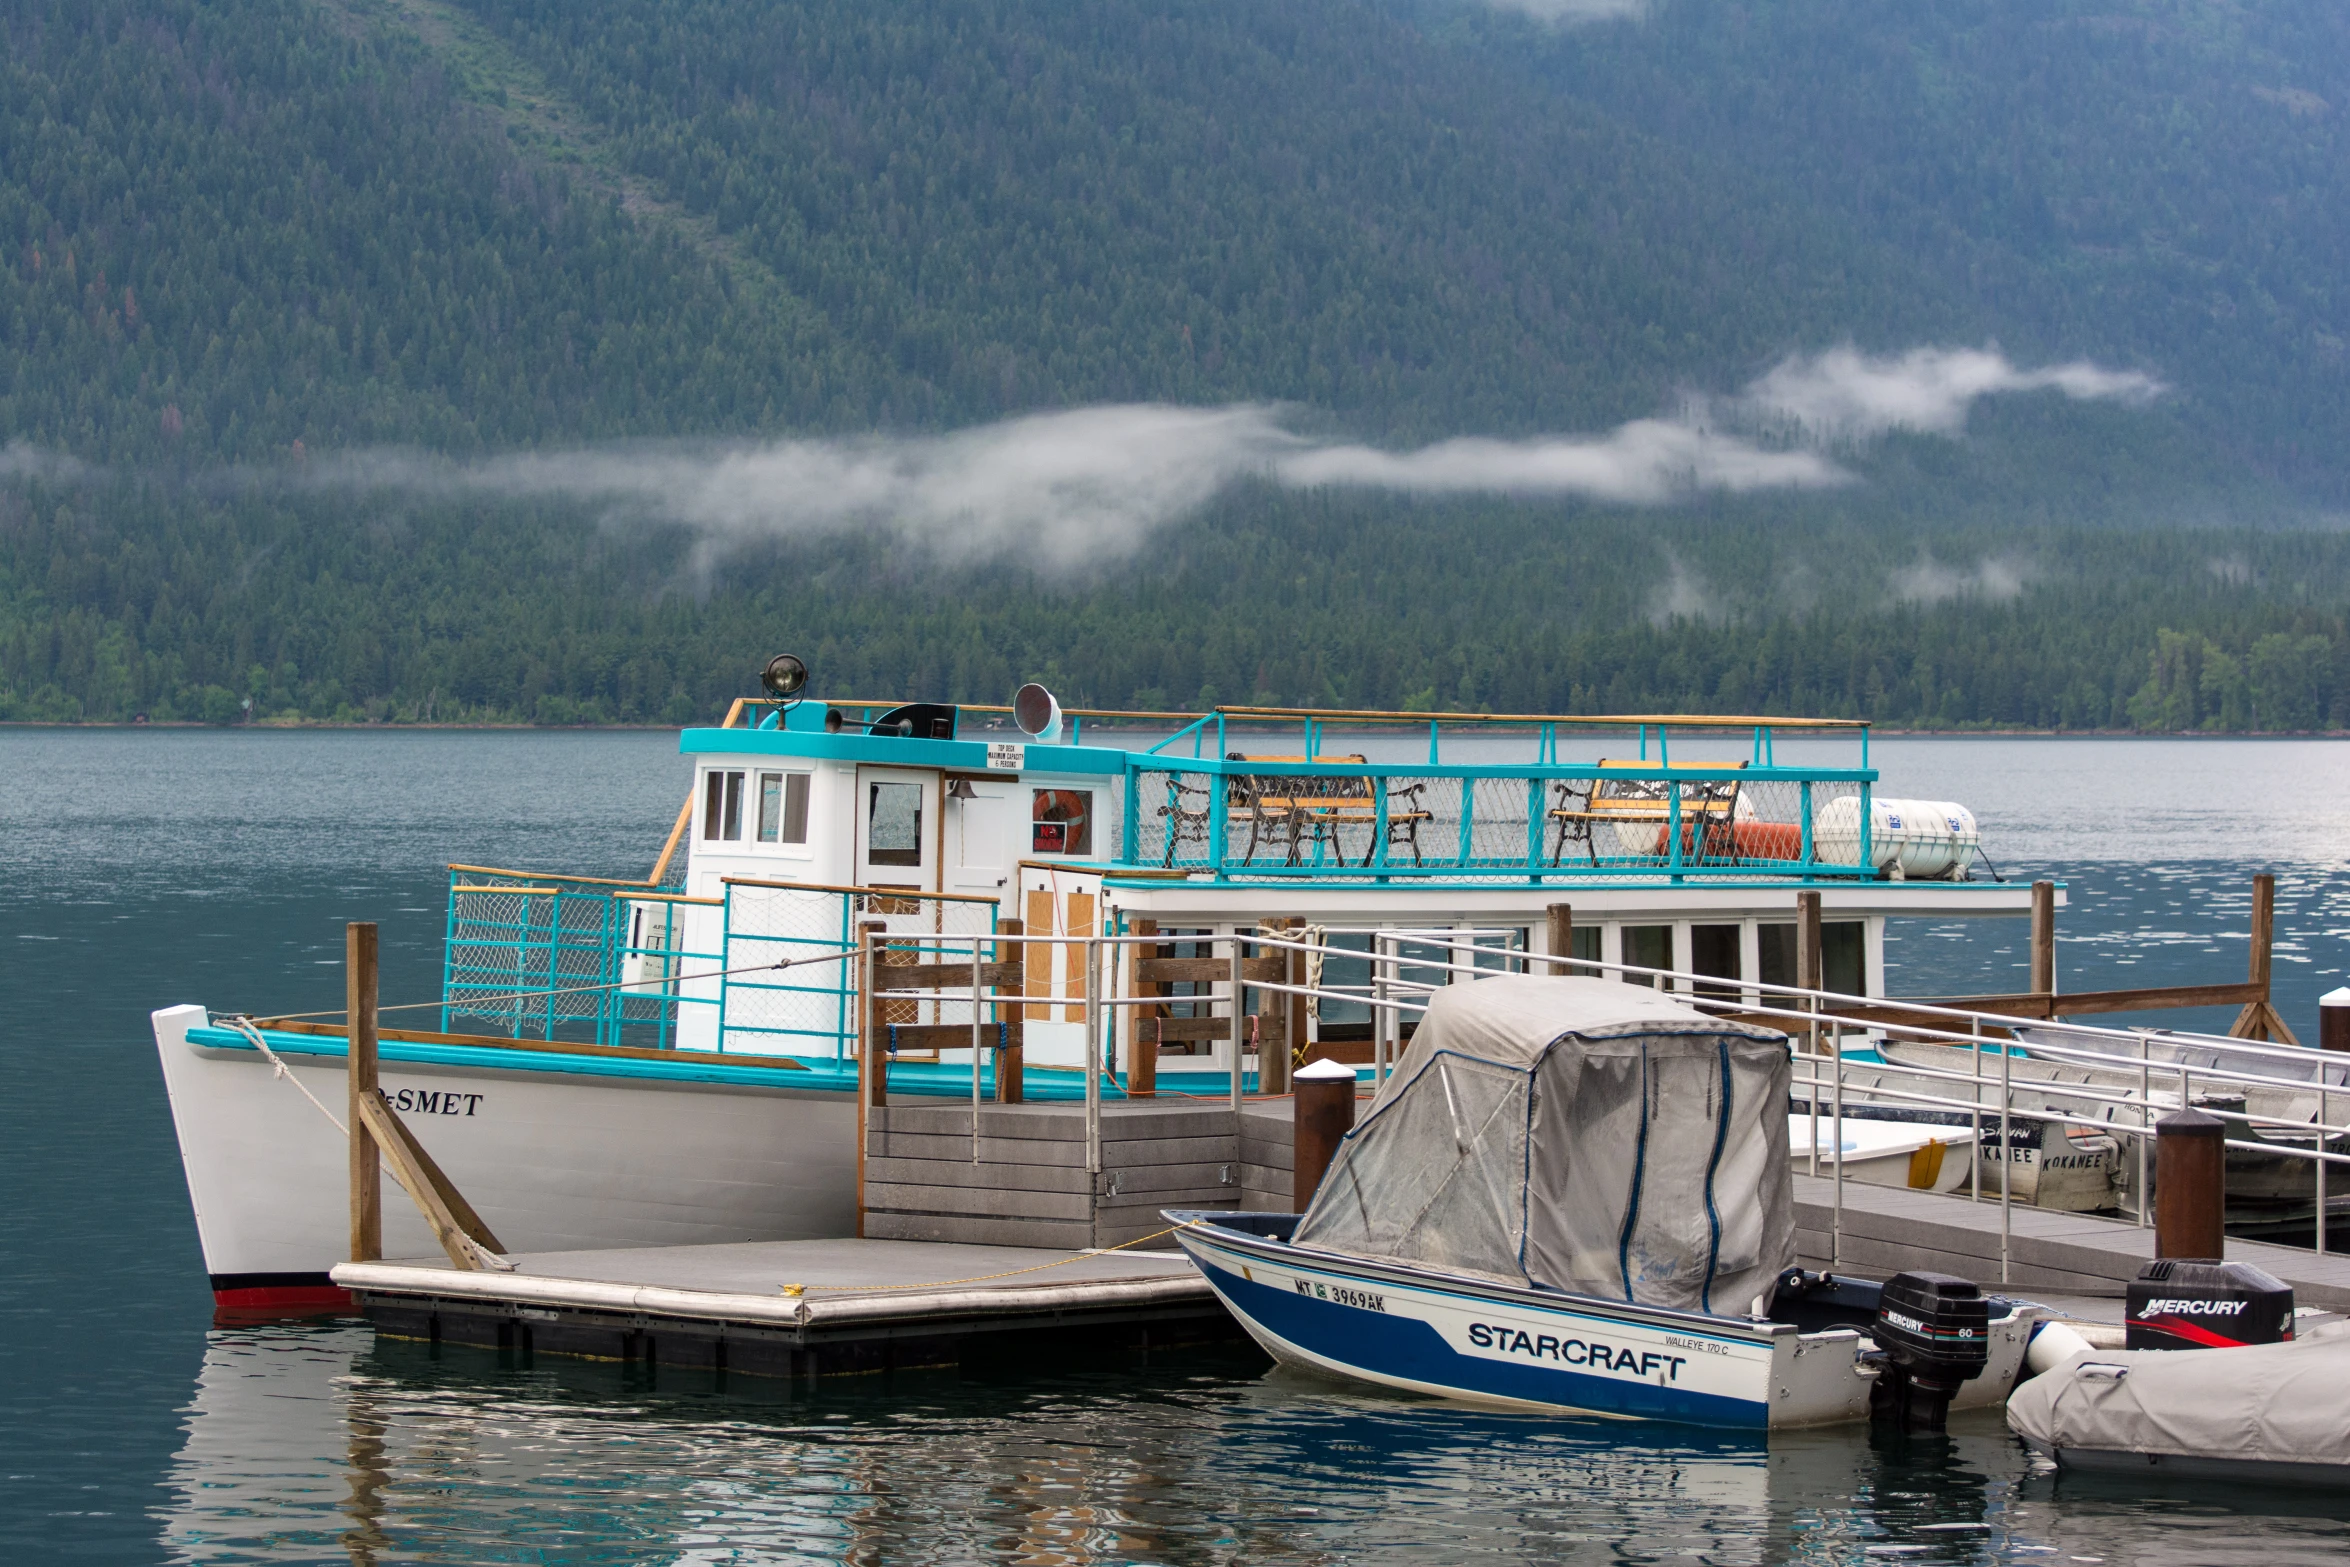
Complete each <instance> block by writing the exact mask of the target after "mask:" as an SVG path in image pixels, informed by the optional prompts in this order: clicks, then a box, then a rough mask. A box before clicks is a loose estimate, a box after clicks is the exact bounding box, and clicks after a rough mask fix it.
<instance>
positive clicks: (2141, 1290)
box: [2123, 1257, 2293, 1349]
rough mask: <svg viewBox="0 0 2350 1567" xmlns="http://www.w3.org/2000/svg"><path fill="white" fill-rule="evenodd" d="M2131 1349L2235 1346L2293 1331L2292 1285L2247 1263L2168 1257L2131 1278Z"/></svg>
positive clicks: (2278, 1340) (2271, 1340)
mask: <svg viewBox="0 0 2350 1567" xmlns="http://www.w3.org/2000/svg"><path fill="white" fill-rule="evenodd" d="M2127 1306H2128V1309H2127V1311H2126V1312H2125V1313H2124V1316H2123V1321H2124V1324H2125V1327H2126V1331H2127V1333H2128V1335H2129V1336H2128V1338H2127V1340H2126V1343H2127V1344H2128V1346H2129V1347H2130V1348H2131V1349H2234V1348H2237V1347H2238V1346H2240V1345H2244V1344H2282V1343H2283V1342H2285V1340H2287V1339H2289V1338H2291V1337H2292V1336H2293V1286H2292V1285H2290V1284H2287V1283H2285V1282H2284V1281H2282V1280H2281V1279H2278V1278H2276V1277H2275V1276H2274V1275H2272V1274H2268V1273H2264V1272H2262V1271H2261V1270H2260V1269H2258V1268H2255V1267H2254V1266H2252V1264H2250V1263H2248V1262H2219V1261H2210V1262H2204V1261H2194V1260H2189V1259H2187V1258H2182V1257H2165V1258H2163V1259H2162V1260H2161V1261H2159V1262H2150V1263H2148V1264H2146V1266H2145V1267H2143V1268H2140V1269H2139V1270H2138V1276H2137V1277H2136V1278H2134V1279H2132V1280H2131V1281H2130V1290H2129V1296H2128V1301H2127Z"/></svg>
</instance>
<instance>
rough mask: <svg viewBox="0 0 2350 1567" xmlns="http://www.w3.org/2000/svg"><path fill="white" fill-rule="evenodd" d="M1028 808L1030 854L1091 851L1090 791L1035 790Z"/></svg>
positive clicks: (1091, 812)
mask: <svg viewBox="0 0 2350 1567" xmlns="http://www.w3.org/2000/svg"><path fill="white" fill-rule="evenodd" d="M1033 798H1034V804H1033V805H1032V806H1031V807H1030V809H1029V837H1028V849H1029V852H1030V853H1031V854H1091V853H1092V852H1093V791H1092V790H1090V789H1038V790H1035V791H1033Z"/></svg>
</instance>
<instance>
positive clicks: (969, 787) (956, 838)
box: [939, 776, 1020, 909]
mask: <svg viewBox="0 0 2350 1567" xmlns="http://www.w3.org/2000/svg"><path fill="white" fill-rule="evenodd" d="M1019 798H1020V793H1019V781H1018V780H1017V779H1002V778H974V777H969V776H965V777H960V778H958V779H956V780H955V781H954V782H953V783H951V784H949V785H948V787H947V792H946V799H945V801H944V803H943V805H942V807H941V808H942V809H944V810H945V812H946V823H945V826H946V863H945V864H944V865H942V866H941V867H940V868H939V873H940V875H942V876H943V877H944V878H945V880H946V885H945V890H946V891H948V892H971V893H977V894H978V895H979V896H981V897H983V898H1001V899H1003V900H1004V905H1005V907H1006V908H1007V909H1008V908H1010V906H1011V905H1012V903H1013V902H1014V901H1016V900H1015V897H1014V893H1013V889H1012V869H1013V867H1014V866H1016V865H1018V864H1019V863H1020V857H1019V855H1018V853H1017V852H1016V848H1017V846H1016V845H1015V844H1014V842H1013V839H1012V828H1013V826H1014V824H1015V821H1016V818H1015V817H1014V815H1013V811H1014V808H1015V801H1017V800H1018V799H1019Z"/></svg>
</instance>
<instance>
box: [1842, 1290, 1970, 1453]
mask: <svg viewBox="0 0 2350 1567" xmlns="http://www.w3.org/2000/svg"><path fill="white" fill-rule="evenodd" d="M1869 1334H1870V1336H1871V1337H1872V1338H1874V1339H1875V1340H1876V1341H1877V1347H1878V1348H1879V1349H1881V1350H1883V1351H1884V1353H1885V1360H1884V1364H1883V1367H1882V1368H1881V1369H1880V1370H1879V1372H1878V1374H1877V1383H1876V1386H1875V1387H1873V1388H1871V1389H1870V1390H1869V1416H1870V1418H1871V1419H1874V1420H1884V1421H1887V1422H1890V1423H1892V1424H1894V1425H1898V1426H1899V1427H1900V1428H1901V1429H1903V1430H1905V1431H1939V1430H1941V1429H1942V1428H1943V1424H1944V1422H1945V1421H1946V1420H1947V1419H1948V1417H1949V1414H1950V1400H1951V1398H1952V1397H1953V1396H1955V1395H1956V1394H1957V1392H1958V1390H1959V1388H1960V1387H1961V1386H1962V1385H1964V1384H1965V1383H1967V1382H1970V1381H1972V1380H1974V1379H1975V1378H1976V1377H1979V1376H1981V1375H1982V1374H1983V1368H1984V1366H1985V1365H1986V1364H1988V1363H1989V1361H1990V1358H1991V1303H1990V1302H1989V1301H1987V1300H1985V1299H1984V1298H1983V1292H1982V1291H1981V1290H1979V1289H1977V1288H1976V1287H1975V1286H1974V1285H1973V1284H1972V1283H1970V1282H1969V1281H1967V1280H1965V1279H1961V1278H1955V1277H1953V1276H1952V1275H1950V1274H1947V1273H1896V1274H1895V1275H1893V1277H1891V1278H1889V1279H1887V1280H1886V1281H1885V1290H1884V1294H1883V1295H1882V1296H1881V1297H1880V1298H1879V1300H1878V1303H1877V1320H1876V1323H1875V1325H1874V1326H1872V1327H1871V1328H1870V1329H1869Z"/></svg>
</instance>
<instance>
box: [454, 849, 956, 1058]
mask: <svg viewBox="0 0 2350 1567" xmlns="http://www.w3.org/2000/svg"><path fill="white" fill-rule="evenodd" d="M867 919H880V920H881V921H882V922H883V923H884V924H885V925H886V926H888V927H889V931H888V946H889V948H890V950H891V953H892V956H893V958H896V959H897V960H900V961H909V962H946V961H951V960H952V959H953V958H955V957H960V956H965V955H968V953H969V951H970V948H969V946H968V944H963V945H954V944H952V943H947V942H940V943H936V944H931V943H926V941H925V938H926V937H936V936H949V937H951V936H969V935H975V934H976V935H985V934H990V933H992V932H993V931H994V930H995V924H996V904H995V902H994V901H993V900H992V899H968V898H942V897H932V896H927V895H921V894H912V893H899V892H888V893H875V892H868V891H864V890H861V889H857V888H844V887H809V886H793V885H788V884H784V883H776V882H758V881H741V882H728V883H727V884H726V885H725V895H724V896H723V897H722V898H689V897H685V896H682V895H681V894H678V893H675V892H669V891H655V890H652V889H647V888H643V887H638V886H632V885H629V884H624V883H613V882H605V881H596V880H592V879H590V878H586V877H576V876H536V875H530V874H528V873H524V872H519V871H492V870H485V869H482V868H479V867H459V868H454V869H452V871H451V873H450V879H449V909H448V927H447V937H446V943H447V944H446V946H445V948H444V952H443V959H442V973H441V1011H440V1016H441V1025H440V1026H441V1031H442V1032H444V1033H463V1032H468V1031H478V1029H479V1026H480V1023H481V1021H482V1020H485V1019H486V1020H488V1021H489V1022H490V1023H491V1024H492V1025H493V1026H495V1027H496V1029H497V1030H498V1031H499V1032H502V1033H506V1034H510V1035H512V1036H514V1037H516V1038H531V1039H569V1040H574V1041H579V1042H584V1043H591V1044H602V1045H644V1046H651V1047H654V1048H657V1049H668V1048H673V1047H675V1046H677V1045H678V1044H679V1043H681V1036H684V1037H685V1039H686V1040H690V1042H691V1043H694V1044H696V1045H698V1046H700V1047H701V1048H704V1049H710V1048H717V1049H724V1050H733V1051H742V1052H746V1053H755V1054H766V1055H789V1056H796V1057H805V1058H827V1057H828V1058H831V1059H834V1060H841V1059H844V1058H848V1059H853V1057H854V1055H855V1051H854V1047H853V1041H854V1039H855V1037H856V1011H855V1004H854V997H855V994H856V975H855V965H854V963H853V962H850V961H846V960H836V961H829V962H828V961H816V962H807V963H801V964H799V965H798V966H795V967H792V968H788V969H780V970H779V969H777V968H775V967H774V965H775V964H776V963H777V962H779V961H783V960H791V959H808V958H815V959H819V960H822V959H824V958H826V957H828V956H836V955H837V954H839V953H841V952H842V951H843V950H844V949H846V948H848V947H850V946H852V945H853V944H854V942H855V941H856V939H857V925H858V923H859V922H860V921H863V920H867ZM697 930H698V931H699V932H700V934H699V936H698V937H697V935H696V932H697ZM926 1005H927V1007H928V1009H929V1012H931V1013H936V1014H938V1015H936V1016H930V1015H925V1016H924V1017H922V1018H919V1019H909V1021H922V1022H954V1021H956V1020H957V1019H958V1017H962V1016H967V1014H959V1013H957V1012H956V1011H955V1003H954V1001H953V1000H952V998H951V997H949V998H946V999H944V1000H942V1001H940V1002H935V1003H927V1004H926ZM697 1011H698V1012H700V1013H701V1014H702V1016H701V1017H699V1018H697V1017H696V1016H695V1015H694V1014H695V1013H696V1012H697Z"/></svg>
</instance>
